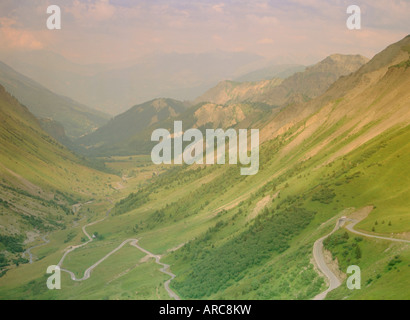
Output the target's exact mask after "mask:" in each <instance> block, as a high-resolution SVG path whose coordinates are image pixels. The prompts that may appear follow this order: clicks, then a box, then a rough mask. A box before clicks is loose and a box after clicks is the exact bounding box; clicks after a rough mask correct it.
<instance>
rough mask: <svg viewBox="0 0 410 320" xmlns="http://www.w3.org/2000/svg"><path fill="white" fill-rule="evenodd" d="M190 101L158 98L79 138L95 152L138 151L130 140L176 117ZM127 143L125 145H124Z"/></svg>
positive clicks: (78, 143)
mask: <svg viewBox="0 0 410 320" xmlns="http://www.w3.org/2000/svg"><path fill="white" fill-rule="evenodd" d="M186 107H187V104H186V103H184V102H181V101H177V100H173V99H155V100H152V101H148V102H146V103H143V104H141V105H137V106H134V107H133V108H131V109H130V110H128V111H126V112H124V113H122V114H120V115H118V116H116V117H115V118H114V119H112V120H111V121H110V122H108V123H107V124H106V125H104V126H102V127H101V128H99V129H98V130H96V131H95V132H93V133H91V134H89V135H86V136H84V137H82V138H80V139H78V140H77V141H76V144H77V145H79V146H81V147H83V148H86V149H87V150H88V152H87V154H91V155H113V154H114V155H115V154H117V155H118V154H122V153H123V152H122V149H125V150H126V152H125V154H126V155H132V154H138V153H139V151H138V149H137V148H136V147H135V146H134V145H132V144H130V143H129V140H130V139H131V138H132V137H134V136H136V135H138V134H139V133H141V132H143V131H144V130H146V129H147V128H149V127H151V126H155V125H157V124H158V123H161V122H163V121H166V120H167V119H169V118H171V117H175V116H177V115H179V114H181V113H182V112H183V111H185V110H186ZM123 146H125V147H123Z"/></svg>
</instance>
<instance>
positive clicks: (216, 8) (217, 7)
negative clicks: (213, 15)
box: [212, 3, 225, 13]
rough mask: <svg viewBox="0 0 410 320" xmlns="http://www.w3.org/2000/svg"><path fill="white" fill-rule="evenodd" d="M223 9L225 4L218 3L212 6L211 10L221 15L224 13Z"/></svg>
mask: <svg viewBox="0 0 410 320" xmlns="http://www.w3.org/2000/svg"><path fill="white" fill-rule="evenodd" d="M224 7H225V4H224V3H219V4H215V5H213V6H212V9H213V10H214V11H216V12H218V13H223V12H224Z"/></svg>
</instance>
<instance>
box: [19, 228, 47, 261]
mask: <svg viewBox="0 0 410 320" xmlns="http://www.w3.org/2000/svg"><path fill="white" fill-rule="evenodd" d="M46 236H47V235H45V236H42V237H41V239H42V240H43V241H44V242H43V243H40V244H38V245H36V246H33V247H30V248H28V249H27V250H26V251H24V254H27V255H28V256H29V262H30V264H32V263H33V254H32V253H31V250H33V249H36V248H40V247H42V246H45V245H46V244H48V243H49V242H50V240H47V239H46Z"/></svg>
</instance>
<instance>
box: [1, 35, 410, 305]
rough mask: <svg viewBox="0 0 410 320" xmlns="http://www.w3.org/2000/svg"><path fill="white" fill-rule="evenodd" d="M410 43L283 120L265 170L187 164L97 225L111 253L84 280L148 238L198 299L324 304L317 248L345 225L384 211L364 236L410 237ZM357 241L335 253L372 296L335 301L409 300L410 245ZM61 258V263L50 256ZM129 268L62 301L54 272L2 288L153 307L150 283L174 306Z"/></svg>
mask: <svg viewBox="0 0 410 320" xmlns="http://www.w3.org/2000/svg"><path fill="white" fill-rule="evenodd" d="M409 42H410V37H407V38H405V39H403V40H402V41H400V42H398V43H396V44H394V45H392V46H390V47H389V48H387V49H386V50H384V51H383V52H381V53H380V54H379V55H377V56H375V57H374V59H372V60H371V61H370V62H369V63H368V64H366V65H365V66H363V67H362V68H361V69H359V70H358V71H357V72H355V73H353V74H351V75H349V76H346V77H343V78H341V79H339V80H338V81H337V82H336V83H334V84H333V85H332V86H331V87H330V89H329V90H327V91H326V92H325V93H324V94H323V95H322V96H320V97H318V98H316V99H313V100H312V101H310V102H308V103H304V104H293V105H290V106H288V107H286V108H285V109H283V110H282V111H281V112H279V113H278V112H276V113H275V114H272V115H271V116H270V118H269V120H270V121H269V124H268V125H266V126H261V127H260V129H261V137H262V141H263V144H262V145H261V152H260V171H259V173H258V174H257V175H255V176H250V177H246V176H240V169H239V167H238V166H201V167H197V166H192V167H185V166H184V167H178V166H177V167H175V168H172V169H170V170H169V171H168V172H166V173H164V174H161V175H154V176H153V178H152V179H151V180H150V181H149V182H147V183H146V184H143V185H141V187H140V188H139V190H138V191H136V190H133V191H134V192H133V194H131V195H129V196H128V197H126V198H124V199H122V200H121V201H120V202H118V203H117V204H116V205H115V207H114V209H113V210H112V212H111V215H110V217H109V218H108V219H107V220H105V221H103V222H101V223H100V224H97V225H94V226H92V227H90V230H89V232H98V233H99V234H100V235H102V238H103V240H100V241H101V242H98V243H97V244H98V248H99V249H98V251H95V250H94V249H93V248H95V247H91V248H88V249H87V248H85V249H84V251H79V252H77V253H73V256H72V257H71V258H70V259H71V260H70V261H69V262H68V263H70V267H72V268H75V270H74V271H75V272H76V274H81V272H83V271H84V270H85V269H86V268H87V267H89V266H90V265H92V264H93V263H95V260H96V259H98V258H101V257H103V256H104V255H105V254H106V253H107V252H106V251H107V250H108V249H109V248H111V247H115V246H116V245H119V244H120V243H121V242H122V241H124V240H126V239H130V238H139V239H140V244H141V246H142V247H144V248H146V249H147V250H149V251H151V252H154V253H156V254H161V255H163V258H162V259H163V261H164V262H166V263H169V264H170V265H171V270H172V272H173V273H175V274H176V275H177V277H176V279H174V280H173V281H172V282H171V287H172V289H173V290H174V291H176V292H177V293H178V295H179V296H181V297H182V298H184V299H208V298H217V299H250V298H254V299H310V298H313V297H314V296H316V295H317V294H318V293H320V292H321V291H323V290H324V289H325V288H326V286H325V281H324V279H323V278H322V277H321V276H319V274H318V273H317V272H316V270H315V267H314V264H313V261H312V258H313V257H312V249H313V244H314V242H315V241H316V240H317V239H319V238H320V237H322V236H324V235H326V234H328V233H329V232H330V231H331V230H332V229H333V228H334V225H335V222H336V219H337V218H338V217H341V216H349V215H350V214H352V213H353V212H354V211H355V210H356V209H360V208H363V207H365V206H374V207H375V209H374V210H373V211H372V212H371V213H370V214H369V216H368V217H367V218H366V219H365V220H363V222H361V223H360V224H358V225H357V226H356V228H357V229H359V230H362V231H364V232H366V233H369V234H373V235H384V236H389V237H390V236H393V237H396V238H398V239H404V238H408V232H409V231H410V221H409V212H408V208H409V207H410V202H409V199H410V190H409V185H410V184H409V180H408V178H407V177H409V174H410V172H409V170H410V167H409V166H408V163H409V160H410V159H409V154H410V142H409V141H410V140H409V138H410V126H409V124H410V123H409V122H410V121H409V119H410V116H409V98H410V93H409V92H408V90H406V89H407V88H409V84H410V83H409V78H410V68H408V60H409V52H408V51H409V50H408V45H409ZM191 120H192V123H194V122H195V121H196V120H195V119H193V118H192V119H191ZM383 221H384V223H383ZM376 222H377V224H376ZM345 232H347V231H346V230H344V229H342V230H341V231H340V234H337V235H338V236H339V235H341V236H342V241H344V242H340V243H336V244H335V245H334V246H333V247H332V246H331V245H330V246H329V249H330V250H331V251H332V253H333V254H334V256H335V257H337V258H338V262H339V263H338V265H336V263H335V268H340V270H341V272H343V273H345V272H346V266H347V265H350V264H356V265H359V266H360V267H361V268H362V281H363V285H362V290H360V291H356V292H351V291H347V289H345V287H344V286H342V287H341V288H339V289H337V291H335V292H334V293H332V295H330V296H329V297H330V298H337V299H343V298H377V297H379V298H385V299H391V298H400V299H408V298H409V296H408V295H409V293H408V290H404V289H403V288H406V284H407V283H408V279H410V271H409V267H408V265H409V262H408V261H409V256H410V253H409V248H408V246H407V245H405V244H401V243H395V244H391V243H389V242H387V241H381V240H380V241H379V240H374V239H371V238H365V237H361V236H357V235H353V234H350V233H349V232H348V237H345V235H344V233H345ZM79 237H81V235H80V234H79V235H78V236H77V239H76V241H77V242H75V241H72V242H69V244H78V241H79V239H78V238H79ZM346 239H347V240H346ZM67 245H68V244H67ZM96 246H97V245H96ZM357 247H358V248H359V249H360V252H361V254H357V252H358V251H359V250H358V249H357ZM127 250H128V248H127ZM59 257H61V255H58V254H57V253H54V255H53V254H50V255H49V256H48V258H47V259H49V260H47V261H54V260H58V258H59ZM115 261H117V260H107V261H106V262H107V263H108V264H109V266H110V267H109V268H101V269H98V268H97V269H96V270H95V272H103V273H105V274H104V275H103V276H101V277H94V278H93V277H91V279H89V280H87V281H90V282H83V283H79V284H78V285H76V286H74V285H72V284H67V283H66V284H65V285H66V286H68V287H67V291H62V292H61V293H59V292H56V293H50V292H46V291H45V290H43V292H41V291H40V292H39V293H38V294H35V292H36V290H35V289H36V288H37V289H38V288H40V287H41V285H42V283H43V281H44V279H42V278H40V273H41V272H40V271H39V276H38V277H39V278H38V281H37V282H30V280H32V278H33V275H32V276H31V278H30V277H28V276H22V277H21V278H19V279H18V280H17V279H13V278H12V277H7V275H6V277H5V278H4V280H0V283H4V284H5V285H7V289H10V290H9V291H7V290H5V289H3V290H1V289H0V295H1V296H4V297H10V296H12V297H19V296H22V295H23V294H24V292H26V291H28V292H30V297H32V298H41V297H43V298H50V297H53V298H64V297H71V298H74V297H75V296H76V294H78V296H81V297H104V298H107V299H116V298H118V297H120V292H121V290H124V289H123V288H121V286H124V288H126V291H127V293H126V294H125V295H124V296H122V298H126V299H132V298H137V299H138V298H143V297H138V295H136V294H135V292H138V288H144V291H145V290H147V291H149V292H151V293H150V295H147V296H149V297H151V298H157V299H159V298H161V299H162V298H164V292H163V291H160V292H159V294H158V295H157V296H156V295H155V292H156V289H157V288H158V284H159V283H163V281H164V277H163V275H161V274H159V273H158V274H153V273H151V275H152V277H153V279H155V281H153V282H152V283H150V284H147V281H145V279H141V274H140V273H137V272H135V273H132V272H129V273H127V274H126V276H124V278H122V279H121V278H119V279H118V280H116V281H118V282H117V283H116V284H115V285H114V286H113V285H112V282H110V281H111V280H110V279H112V277H111V274H108V273H109V270H111V271H112V272H113V273H114V272H115V274H122V273H123V272H125V271H126V270H127V269H128V268H129V266H128V262H127V265H125V264H124V265H122V264H121V263H119V264H118V265H117V264H115ZM127 261H128V260H127ZM114 264H115V266H114ZM39 270H40V269H39ZM135 270H139V269H135ZM95 275H97V273H96V274H95ZM64 281H65V282H66V281H68V277H67V278H65V279H64ZM147 285H148V287H147ZM107 288H108V289H107ZM148 288H149V289H148ZM131 292H134V293H133V294H131Z"/></svg>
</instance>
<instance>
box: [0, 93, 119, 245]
mask: <svg viewBox="0 0 410 320" xmlns="http://www.w3.org/2000/svg"><path fill="white" fill-rule="evenodd" d="M0 121H1V127H0V145H1V153H0V176H1V182H0V195H1V200H2V203H1V213H2V215H1V217H0V219H1V222H2V223H1V225H2V228H1V230H0V232H1V234H2V235H5V234H6V235H18V236H22V239H20V240H21V241H24V240H25V239H26V232H31V231H34V232H46V231H51V230H54V229H56V228H61V227H63V226H64V224H65V222H66V218H69V220H70V219H71V216H72V210H71V206H72V205H73V204H75V203H77V202H78V201H81V200H90V199H91V198H96V197H97V196H101V195H103V194H104V193H107V192H109V187H108V184H109V182H110V181H109V179H114V177H110V176H109V175H108V174H104V173H101V172H98V171H96V170H93V169H90V168H88V167H86V165H85V162H84V161H83V160H81V159H79V158H78V157H76V156H75V155H73V154H72V153H71V152H70V151H69V150H68V149H66V148H65V147H63V146H62V145H60V144H59V143H58V142H56V141H55V140H54V139H53V138H51V137H50V136H49V135H48V134H46V133H45V132H44V131H43V130H42V129H41V127H40V125H39V122H38V121H37V119H36V118H35V117H34V116H33V115H32V114H31V113H30V112H29V111H28V110H27V108H26V107H24V106H22V105H21V104H20V103H19V102H18V101H17V100H16V99H15V98H13V97H12V96H11V95H9V94H8V93H7V92H6V91H5V90H4V88H3V87H0ZM20 240H19V241H20ZM3 249H4V248H3Z"/></svg>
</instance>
